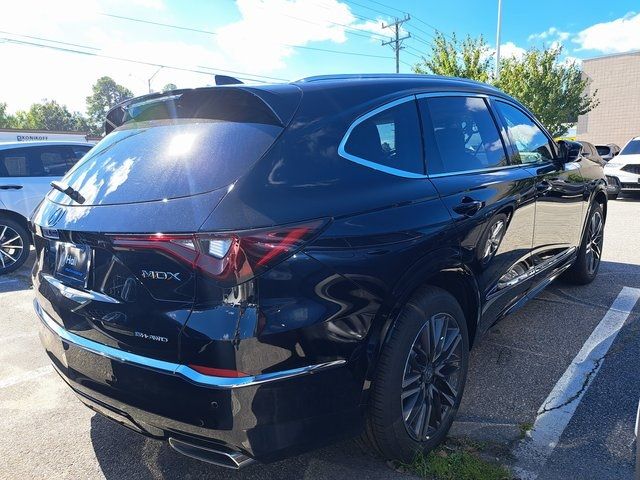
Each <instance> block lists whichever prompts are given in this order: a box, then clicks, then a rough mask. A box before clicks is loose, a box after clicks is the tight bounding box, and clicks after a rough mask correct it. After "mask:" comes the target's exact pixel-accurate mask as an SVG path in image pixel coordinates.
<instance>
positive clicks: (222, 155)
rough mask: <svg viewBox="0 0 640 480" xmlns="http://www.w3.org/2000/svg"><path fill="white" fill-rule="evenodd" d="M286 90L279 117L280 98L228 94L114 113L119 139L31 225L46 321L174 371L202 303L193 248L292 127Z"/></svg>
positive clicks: (200, 93) (87, 162) (77, 170)
mask: <svg viewBox="0 0 640 480" xmlns="http://www.w3.org/2000/svg"><path fill="white" fill-rule="evenodd" d="M284 87H287V88H284ZM291 89H294V91H292V90H291ZM281 90H284V93H282V92H281V94H282V95H285V94H286V95H289V97H288V98H289V101H288V103H287V102H284V104H282V105H284V107H283V106H282V105H281V104H278V103H277V102H275V101H274V102H272V103H275V104H276V106H279V107H280V115H278V114H277V113H276V111H275V110H274V109H273V108H272V105H271V104H270V103H268V102H267V101H266V100H264V99H263V98H262V97H265V95H266V96H268V95H271V96H272V97H273V98H277V99H278V101H280V102H283V101H282V99H280V98H279V97H278V96H277V95H276V94H275V93H273V92H268V91H267V94H268V95H267V94H265V92H264V91H262V92H261V93H260V95H261V96H260V95H256V94H255V92H252V91H251V89H247V88H231V87H215V88H207V89H198V90H189V91H186V92H178V93H175V92H174V93H172V94H170V95H161V96H152V98H147V97H143V98H141V99H138V100H133V101H129V102H127V103H126V105H124V106H121V107H118V108H117V109H115V113H114V112H113V111H112V112H111V113H110V118H111V127H113V126H114V124H115V126H116V127H117V128H115V130H113V131H112V132H111V133H110V134H109V135H107V137H105V138H104V139H103V140H102V141H101V142H100V143H99V144H98V145H96V147H94V149H93V150H92V151H91V152H90V154H88V155H87V156H85V157H84V158H83V159H82V161H81V162H79V163H78V164H77V165H76V166H75V167H74V168H73V169H72V170H71V171H70V172H69V173H68V174H67V175H66V176H65V177H64V178H63V179H62V182H61V184H62V185H64V186H65V187H68V188H69V189H70V191H73V192H75V193H74V194H73V195H71V196H70V195H67V194H65V193H62V192H60V191H56V190H52V191H51V192H50V193H49V194H48V196H47V198H46V199H45V201H44V202H43V203H42V204H41V205H40V207H39V208H38V209H37V211H36V213H35V214H34V216H33V219H32V221H33V224H34V229H35V246H36V250H37V262H36V265H35V267H34V286H35V288H36V290H37V301H38V302H39V303H40V305H41V307H42V308H43V310H44V311H45V312H46V313H47V314H49V316H51V317H52V318H53V319H54V320H55V321H56V322H58V323H59V324H61V325H63V326H64V327H65V328H66V329H67V330H68V331H71V332H72V333H75V334H77V335H80V336H82V337H85V338H88V339H91V340H94V341H97V342H99V343H103V344H106V345H110V346H113V347H116V348H120V349H123V350H126V351H130V352H133V353H138V354H142V355H145V356H148V357H152V358H159V359H163V360H177V359H178V357H179V341H178V340H179V334H180V331H181V329H182V327H183V326H184V324H185V322H186V321H187V319H188V317H189V315H190V313H191V310H192V308H193V305H194V302H195V301H196V281H197V275H196V262H195V257H196V256H197V254H196V253H195V247H194V243H193V241H192V240H191V239H192V238H194V237H193V234H195V233H196V232H198V231H199V228H200V226H201V225H202V224H203V222H204V221H205V220H206V219H207V218H208V217H209V216H210V215H211V213H212V211H213V210H214V209H215V207H216V205H217V204H218V203H219V202H220V200H221V199H222V198H223V197H224V195H225V194H226V193H227V192H228V190H229V188H231V186H232V185H233V183H234V182H235V180H236V179H237V178H239V177H240V176H241V175H243V174H244V173H245V172H246V171H247V170H248V169H249V168H250V167H251V165H252V164H253V163H254V162H256V161H257V160H258V159H259V158H260V157H261V156H262V155H263V154H264V153H265V152H266V151H267V150H268V149H269V147H270V146H271V145H272V144H273V143H274V142H275V141H276V139H277V138H278V136H279V135H280V133H281V132H282V130H283V128H284V126H285V125H286V122H288V120H289V119H290V117H291V115H292V114H293V111H294V109H295V105H297V101H298V100H299V94H298V93H297V89H295V87H290V86H283V88H281ZM286 95H285V96H286ZM285 107H286V108H285ZM115 117H117V121H115V122H114V118H115ZM72 197H73V198H72ZM176 252H177V253H176ZM191 255H193V258H191Z"/></svg>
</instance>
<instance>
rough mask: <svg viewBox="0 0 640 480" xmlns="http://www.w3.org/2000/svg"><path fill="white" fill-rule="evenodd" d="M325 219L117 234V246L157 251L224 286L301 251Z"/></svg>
mask: <svg viewBox="0 0 640 480" xmlns="http://www.w3.org/2000/svg"><path fill="white" fill-rule="evenodd" d="M326 223H327V222H326V221H325V220H316V221H313V222H308V223H304V224H298V225H290V226H285V227H273V228H269V229H259V230H246V231H239V232H223V233H197V234H187V235H184V234H180V235H172V234H162V233H157V234H153V235H127V236H116V237H115V238H114V240H113V244H114V246H115V247H116V248H123V249H132V250H155V251H158V252H161V253H164V254H166V255H170V256H172V257H173V258H176V259H178V260H179V261H181V262H183V263H186V264H188V265H189V266H190V267H191V268H193V269H194V270H199V271H201V272H203V273H204V274H206V275H208V276H210V277H213V278H214V279H216V280H217V281H218V282H220V283H221V284H223V285H225V286H235V285H239V284H241V283H244V282H246V281H248V280H251V279H252V278H254V277H255V276H256V275H259V274H260V273H262V272H263V271H265V270H266V269H268V268H270V267H272V266H273V265H275V264H276V263H279V262H281V261H282V260H284V259H285V258H287V257H289V256H291V255H293V254H294V253H295V252H296V251H298V250H300V249H301V248H302V247H303V246H304V244H305V243H306V242H308V241H309V240H311V239H312V238H313V237H314V236H315V235H317V234H318V233H319V231H320V230H321V229H322V227H323V226H325V225H326Z"/></svg>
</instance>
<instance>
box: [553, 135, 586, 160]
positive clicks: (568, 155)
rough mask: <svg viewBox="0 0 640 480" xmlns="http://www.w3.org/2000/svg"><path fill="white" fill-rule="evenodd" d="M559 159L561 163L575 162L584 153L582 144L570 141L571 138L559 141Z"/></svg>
mask: <svg viewBox="0 0 640 480" xmlns="http://www.w3.org/2000/svg"><path fill="white" fill-rule="evenodd" d="M558 147H559V152H558V161H559V162H560V163H563V164H564V163H569V162H575V161H576V160H578V159H579V158H580V155H581V154H582V145H581V144H579V143H578V142H570V141H569V140H559V141H558Z"/></svg>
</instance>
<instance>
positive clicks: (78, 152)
mask: <svg viewBox="0 0 640 480" xmlns="http://www.w3.org/2000/svg"><path fill="white" fill-rule="evenodd" d="M71 148H72V149H73V153H74V155H75V160H80V159H81V158H82V157H84V156H85V155H86V153H87V152H88V151H89V150H91V147H86V146H82V145H74V146H73V147H71ZM72 161H73V163H72V164H71V165H69V166H70V167H73V165H75V163H76V162H75V161H74V160H72Z"/></svg>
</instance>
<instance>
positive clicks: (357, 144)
mask: <svg viewBox="0 0 640 480" xmlns="http://www.w3.org/2000/svg"><path fill="white" fill-rule="evenodd" d="M344 152H345V153H346V154H347V155H346V157H347V158H349V159H350V160H353V161H355V162H359V161H361V160H364V161H365V162H367V163H369V162H371V163H375V164H377V165H380V166H382V167H389V168H391V169H395V170H399V171H401V172H409V173H413V174H419V175H424V162H423V160H422V143H421V134H420V123H419V119H418V111H417V108H416V104H415V101H413V100H408V101H406V102H403V103H401V104H399V105H395V106H393V107H389V108H387V109H385V110H382V111H381V112H378V113H376V114H374V115H372V116H370V117H368V118H365V119H364V120H362V121H360V122H359V123H357V124H356V125H355V127H353V130H352V131H351V133H350V134H349V137H348V138H347V141H346V143H345V144H344ZM391 173H396V172H393V171H392V172H391Z"/></svg>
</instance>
